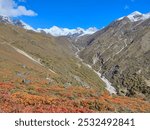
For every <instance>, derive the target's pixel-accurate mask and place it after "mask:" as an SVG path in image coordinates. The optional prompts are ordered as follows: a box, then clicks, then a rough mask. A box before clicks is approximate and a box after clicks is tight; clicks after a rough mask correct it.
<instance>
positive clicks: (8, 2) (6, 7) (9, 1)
mask: <svg viewBox="0 0 150 130" xmlns="http://www.w3.org/2000/svg"><path fill="white" fill-rule="evenodd" d="M0 15H5V16H10V17H17V16H23V15H24V16H36V15H37V14H36V13H35V12H34V11H33V10H28V9H26V7H25V6H20V5H17V3H16V2H15V1H14V0H0Z"/></svg>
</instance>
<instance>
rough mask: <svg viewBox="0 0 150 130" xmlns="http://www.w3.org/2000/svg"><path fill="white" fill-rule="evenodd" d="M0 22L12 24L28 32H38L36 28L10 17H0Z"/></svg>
mask: <svg viewBox="0 0 150 130" xmlns="http://www.w3.org/2000/svg"><path fill="white" fill-rule="evenodd" d="M0 22H2V23H5V24H12V25H15V26H18V27H21V28H24V29H27V30H33V31H36V30H35V29H34V28H32V27H31V26H30V25H28V24H26V23H25V22H23V21H22V20H19V19H13V18H11V17H8V16H0Z"/></svg>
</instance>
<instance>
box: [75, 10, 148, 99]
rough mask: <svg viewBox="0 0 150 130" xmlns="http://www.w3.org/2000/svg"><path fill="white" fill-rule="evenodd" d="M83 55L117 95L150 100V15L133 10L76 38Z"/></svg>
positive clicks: (81, 55)
mask: <svg viewBox="0 0 150 130" xmlns="http://www.w3.org/2000/svg"><path fill="white" fill-rule="evenodd" d="M76 44H77V46H79V47H82V48H84V49H83V50H82V51H81V53H80V57H81V58H82V59H84V61H85V62H87V63H89V64H91V65H92V66H93V68H95V69H96V70H99V71H100V72H101V73H102V74H103V75H104V76H105V77H106V78H107V79H109V81H111V82H112V83H113V85H114V86H115V87H116V88H117V90H118V94H120V95H126V96H137V95H140V96H143V97H145V96H146V97H147V98H149V99H150V97H149V95H150V18H149V15H148V14H147V15H142V14H140V13H138V12H134V13H132V14H130V15H129V16H127V17H123V18H120V19H118V20H116V21H114V22H112V23H111V24H110V25H109V26H107V27H106V28H104V29H102V30H100V31H98V32H96V33H95V34H93V35H91V36H89V37H87V38H85V37H81V38H80V39H79V40H78V41H77V43H76Z"/></svg>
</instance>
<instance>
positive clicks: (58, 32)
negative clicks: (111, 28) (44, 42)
mask: <svg viewBox="0 0 150 130" xmlns="http://www.w3.org/2000/svg"><path fill="white" fill-rule="evenodd" d="M97 30H98V29H97V28H95V27H91V28H88V29H83V28H80V27H78V28H76V29H69V28H60V27H57V26H53V27H51V28H49V29H47V28H46V29H41V28H38V29H37V31H38V32H43V31H44V32H45V33H47V34H51V35H53V36H70V35H78V36H80V35H86V34H93V33H95V32H96V31H97Z"/></svg>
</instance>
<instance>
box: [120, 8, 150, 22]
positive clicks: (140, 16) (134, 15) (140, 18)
mask: <svg viewBox="0 0 150 130" xmlns="http://www.w3.org/2000/svg"><path fill="white" fill-rule="evenodd" d="M126 17H127V18H128V19H129V20H130V21H131V22H137V21H143V20H146V19H148V18H150V13H147V14H142V13H140V12H138V11H135V12H133V13H131V14H129V15H128V16H126ZM123 18H125V17H121V18H119V19H118V20H122V19H123Z"/></svg>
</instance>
